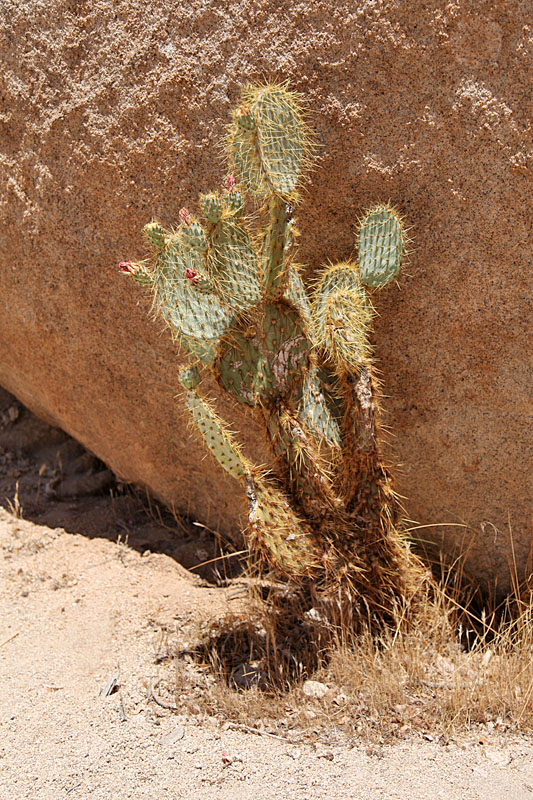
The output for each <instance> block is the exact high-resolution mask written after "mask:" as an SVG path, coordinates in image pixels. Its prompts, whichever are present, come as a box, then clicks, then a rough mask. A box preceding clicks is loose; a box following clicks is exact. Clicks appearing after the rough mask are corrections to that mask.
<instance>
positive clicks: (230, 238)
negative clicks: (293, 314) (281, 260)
mask: <svg viewBox="0 0 533 800" xmlns="http://www.w3.org/2000/svg"><path fill="white" fill-rule="evenodd" d="M210 244H211V246H210V250H209V255H208V259H207V260H208V265H209V268H210V272H211V274H212V275H213V278H214V280H215V281H216V284H217V289H218V291H219V293H220V295H221V296H222V298H224V299H225V300H226V302H227V303H228V305H230V306H231V307H232V308H234V309H235V311H238V312H240V311H244V310H246V309H248V308H251V307H252V306H255V305H257V304H258V303H259V301H260V300H261V287H260V283H259V277H258V272H259V269H258V264H257V255H256V251H255V247H254V243H253V240H252V237H251V236H250V234H249V232H248V230H247V229H246V227H245V226H244V225H243V224H242V223H241V222H239V220H237V219H235V218H233V217H226V218H223V219H221V220H220V222H219V223H218V224H217V225H216V226H215V228H214V229H213V232H212V236H211V243H210Z"/></svg>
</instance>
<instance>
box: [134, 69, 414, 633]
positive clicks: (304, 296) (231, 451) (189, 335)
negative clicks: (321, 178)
mask: <svg viewBox="0 0 533 800" xmlns="http://www.w3.org/2000/svg"><path fill="white" fill-rule="evenodd" d="M303 108H304V107H303V101H302V98H301V97H300V96H299V95H296V94H294V93H291V92H289V91H288V89H287V87H286V86H285V85H281V86H278V85H266V86H253V87H247V88H246V89H244V90H243V92H242V97H241V103H240V105H239V106H238V108H237V109H236V110H235V111H234V112H233V118H232V122H231V125H230V128H229V134H228V138H227V143H226V144H227V153H228V160H229V164H230V169H231V176H230V177H228V178H227V179H226V182H225V185H224V186H223V187H222V188H221V189H219V190H217V191H213V192H211V193H209V194H205V195H203V196H202V197H201V198H200V203H199V209H200V215H199V217H198V218H195V217H193V216H192V215H191V214H190V213H189V211H187V210H186V209H182V210H181V211H180V212H179V219H180V224H179V227H178V229H177V230H176V231H174V232H172V233H171V232H169V231H165V230H164V229H163V228H162V227H161V225H160V224H159V223H157V222H151V223H149V224H148V225H146V227H145V229H144V231H145V235H146V238H147V241H148V243H149V245H150V247H151V251H152V252H151V257H150V259H149V260H148V261H146V262H139V263H131V262H128V263H121V265H120V269H121V271H122V272H124V273H125V274H127V275H128V276H130V277H131V278H132V279H133V280H134V281H135V282H136V283H137V284H139V285H140V286H143V287H147V288H149V289H150V290H151V292H152V294H153V302H154V307H155V309H156V310H157V312H158V313H159V314H160V315H161V316H162V318H163V319H164V320H165V321H166V322H167V324H168V326H169V327H170V329H171V332H172V334H173V335H174V336H175V337H176V339H178V340H179V341H180V342H181V343H182V344H183V346H184V348H185V350H186V351H187V352H188V353H189V356H190V361H191V365H189V366H187V367H185V368H183V369H182V370H181V373H180V380H181V384H182V387H183V390H184V393H185V404H186V407H187V408H188V410H189V412H190V414H191V419H192V421H193V424H194V427H195V429H196V431H197V433H198V435H199V436H200V437H201V438H202V439H203V441H204V442H205V446H206V447H207V449H208V450H209V452H210V453H211V454H212V455H213V456H214V458H215V459H216V460H217V461H218V463H219V464H220V466H221V467H222V468H223V469H224V470H225V471H226V472H228V473H229V474H230V475H232V476H233V478H235V480H236V481H238V482H239V483H240V485H241V486H242V489H243V498H246V499H247V501H248V509H249V526H248V531H247V541H248V546H249V548H250V552H251V554H252V556H254V558H255V560H256V561H257V557H258V556H260V558H261V559H262V563H263V565H264V566H265V567H266V568H267V569H268V570H269V571H270V573H271V574H273V575H277V576H278V577H283V578H285V579H287V580H289V581H293V582H296V583H298V584H299V585H300V586H301V587H303V589H304V594H305V593H306V592H307V594H306V596H308V598H310V599H309V602H310V603H312V604H313V605H315V606H316V605H317V604H318V605H319V606H321V607H322V608H323V609H327V614H328V617H329V619H330V620H331V617H336V618H339V619H340V618H341V617H343V616H345V614H346V609H347V608H349V609H350V612H349V613H350V619H353V620H357V619H359V620H361V619H363V618H364V619H366V621H367V622H368V621H370V622H372V621H374V620H377V621H381V622H383V621H384V620H389V621H390V620H392V619H393V618H394V613H395V609H398V608H400V607H405V605H404V604H405V602H406V600H408V599H412V598H413V597H415V596H416V594H417V591H418V589H419V587H420V585H421V583H423V580H424V572H423V570H422V568H421V565H420V563H419V562H418V561H417V559H416V558H415V557H414V556H413V555H412V554H411V553H410V552H409V547H408V544H407V543H406V541H405V538H404V536H403V534H402V531H401V529H400V516H401V514H400V511H401V509H400V507H399V504H398V500H397V497H396V495H395V494H394V492H393V489H392V485H391V479H390V476H389V473H388V470H387V469H386V467H385V466H384V464H383V462H382V458H381V453H380V446H379V409H378V402H377V396H376V384H375V379H374V376H373V368H372V346H371V342H370V338H369V334H370V331H371V328H372V319H373V316H374V307H373V302H372V300H373V293H374V291H375V290H377V289H381V288H383V287H384V286H387V285H388V284H390V283H391V282H392V281H394V280H395V279H396V278H397V276H398V274H399V272H400V267H401V263H402V259H403V257H404V254H405V235H404V231H403V225H402V220H401V218H400V216H399V215H398V213H397V212H396V211H395V210H394V209H393V208H392V207H390V206H389V205H378V206H376V207H374V208H372V209H371V210H370V211H368V213H367V214H366V215H365V216H364V218H363V219H362V220H361V222H360V225H359V233H358V237H357V254H356V256H354V257H353V258H350V259H348V260H347V261H344V262H342V263H341V264H337V265H333V266H329V267H327V268H326V269H324V270H323V272H322V274H321V275H319V276H318V280H317V281H316V283H315V286H314V289H313V291H312V292H311V293H309V292H308V291H307V290H306V288H305V286H304V283H303V281H302V279H301V277H300V274H299V271H298V268H297V267H296V265H295V263H294V261H293V252H294V246H293V245H294V242H293V219H292V216H293V207H294V206H295V205H296V204H297V203H298V200H299V190H300V187H301V185H302V181H303V179H304V178H305V175H306V168H307V167H308V164H309V161H310V156H311V155H312V151H313V141H312V135H311V133H310V131H309V130H308V128H307V125H306V122H305V113H304V110H303ZM254 202H255V203H257V202H258V203H259V204H260V214H261V215H262V225H258V223H257V220H258V214H257V212H255V213H252V212H253V211H254V210H253V203H254ZM245 209H248V211H249V213H245ZM205 369H208V370H210V371H211V372H212V373H213V374H214V376H215V378H216V380H217V381H218V384H219V385H220V387H221V388H222V389H223V390H224V391H226V392H228V393H229V394H230V395H231V396H232V397H233V398H234V400H236V401H237V404H242V405H245V406H249V407H252V408H253V409H255V410H256V413H257V415H258V416H259V418H260V419H261V420H263V422H264V425H265V430H266V433H267V436H268V437H269V439H270V441H271V444H272V456H273V462H272V469H271V470H270V472H269V473H268V474H267V473H265V471H264V470H260V469H259V468H258V467H256V466H254V465H253V464H252V463H251V462H250V461H249V460H248V459H247V458H246V457H245V456H244V455H243V453H242V450H241V448H240V447H239V445H238V444H237V442H236V441H235V439H234V435H233V434H232V433H231V432H230V429H229V426H228V425H227V424H226V423H225V422H224V421H223V420H222V419H221V418H220V417H219V416H218V414H217V413H216V410H215V408H214V407H213V403H212V402H211V401H208V400H207V399H206V398H205V397H204V396H203V395H202V393H201V389H200V385H201V376H202V374H203V372H204V371H205ZM237 407H238V405H237ZM235 423H236V421H235V420H232V427H234V426H235ZM332 598H334V601H332Z"/></svg>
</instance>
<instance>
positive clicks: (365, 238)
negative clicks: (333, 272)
mask: <svg viewBox="0 0 533 800" xmlns="http://www.w3.org/2000/svg"><path fill="white" fill-rule="evenodd" d="M358 250H359V274H360V277H361V283H363V284H364V285H365V286H368V287H369V288H371V289H377V288H380V287H382V286H386V285H387V284H388V283H390V282H391V281H393V280H394V278H396V277H397V276H398V274H399V272H400V267H401V264H402V258H403V256H404V252H405V244H404V236H403V229H402V222H401V219H400V217H399V215H398V213H397V212H396V211H395V210H394V209H393V208H390V206H377V207H376V208H373V209H372V210H371V211H369V212H368V214H367V215H366V216H365V217H364V219H363V221H362V222H361V226H360V229H359V236H358Z"/></svg>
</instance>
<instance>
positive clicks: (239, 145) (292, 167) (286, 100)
mask: <svg viewBox="0 0 533 800" xmlns="http://www.w3.org/2000/svg"><path fill="white" fill-rule="evenodd" d="M242 103H243V105H242V106H241V107H240V110H239V111H238V113H237V114H236V116H235V117H234V124H233V126H232V129H231V132H230V139H229V145H230V153H231V157H232V160H233V163H234V165H235V169H236V172H237V174H238V175H239V177H240V179H241V181H242V183H243V185H244V186H245V187H246V189H247V190H248V191H249V192H250V193H251V194H253V195H256V196H260V197H265V196H266V195H267V194H272V193H273V194H276V195H279V197H281V198H284V199H286V200H291V199H293V200H294V199H295V198H296V195H297V192H296V190H297V186H298V183H299V181H300V178H301V173H302V168H303V166H304V163H305V161H306V152H307V149H308V137H307V131H306V127H305V124H304V122H303V119H302V113H301V108H300V100H299V97H298V95H296V94H293V93H291V92H288V91H287V90H286V89H285V88H284V87H283V86H271V85H269V86H260V87H248V88H246V89H244V90H243V93H242Z"/></svg>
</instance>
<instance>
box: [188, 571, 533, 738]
mask: <svg viewBox="0 0 533 800" xmlns="http://www.w3.org/2000/svg"><path fill="white" fill-rule="evenodd" d="M479 597H480V592H479V591H477V588H476V587H474V586H472V585H470V586H467V587H466V589H465V586H464V575H463V574H462V572H461V570H460V569H458V568H457V565H455V570H453V571H452V572H447V573H446V574H444V572H443V575H442V576H441V581H440V586H439V588H438V590H437V591H436V592H435V593H434V595H433V597H432V599H431V601H428V603H429V602H430V603H431V609H430V608H429V607H428V613H427V615H425V617H424V618H423V619H420V620H419V622H418V623H415V624H414V625H410V626H401V625H398V627H397V628H396V629H384V630H383V631H382V632H381V633H380V634H379V635H378V636H376V635H375V634H374V635H371V634H370V633H369V632H367V633H365V632H362V633H359V634H358V635H353V636H351V637H350V635H349V633H347V632H346V631H342V632H340V633H342V635H339V636H337V637H333V640H330V642H329V644H326V645H324V647H323V648H321V647H320V645H319V646H318V647H316V641H317V640H316V638H314V637H316V629H315V630H313V628H312V626H310V625H309V623H308V622H306V621H302V619H300V620H298V619H296V618H295V617H294V615H293V616H292V617H291V615H288V616H287V617H285V618H284V622H285V627H284V628H280V625H279V621H278V623H277V624H273V625H270V630H269V629H268V628H269V623H268V619H269V616H268V614H267V615H265V614H264V612H263V614H262V615H261V612H260V610H259V611H258V607H257V604H256V605H255V606H252V608H250V609H248V610H245V611H244V612H243V613H239V614H234V615H232V616H231V617H226V618H224V619H223V620H220V621H218V622H217V624H216V625H215V626H214V627H211V629H210V630H209V632H208V633H207V635H206V632H205V631H204V635H203V640H202V641H203V643H202V645H201V646H200V647H199V649H198V651H197V664H196V666H194V668H193V667H192V665H191V669H193V671H194V669H196V670H198V669H199V670H200V671H201V672H203V674H204V675H209V676H210V677H209V679H208V680H207V681H206V682H205V683H204V684H203V686H202V688H201V690H198V687H196V690H193V691H192V693H191V691H190V687H189V688H188V678H187V677H186V676H185V675H184V673H183V672H182V673H181V675H180V679H179V680H180V702H181V703H182V704H183V703H185V705H186V706H188V707H189V708H190V709H191V710H194V711H195V712H196V713H206V714H209V715H211V716H213V715H215V716H218V717H219V718H220V719H222V720H228V721H231V722H234V723H239V724H241V725H246V726H252V727H254V728H256V729H257V730H267V731H270V732H275V733H277V734H282V735H289V733H288V732H290V731H291V730H292V731H299V732H300V733H301V732H302V731H304V732H305V731H307V733H308V734H309V733H313V732H314V733H315V734H318V733H319V732H321V733H322V734H323V733H324V732H326V731H330V733H331V731H332V730H333V731H336V732H337V734H339V735H340V734H345V735H348V736H349V737H351V736H354V735H357V736H358V737H359V738H366V739H368V740H371V741H372V740H373V741H376V740H377V741H381V742H383V741H390V740H391V739H394V738H401V737H405V736H408V735H410V734H412V733H413V732H416V733H419V734H422V735H425V736H426V737H427V738H436V739H443V740H447V739H449V738H451V737H455V736H459V735H462V734H465V733H467V732H468V731H470V732H471V731H472V730H477V729H478V726H481V727H482V728H484V729H485V730H490V729H496V730H501V731H506V730H512V731H521V732H527V733H533V585H532V584H531V577H530V578H529V584H527V583H526V584H521V585H520V584H519V582H518V580H517V579H516V574H515V579H514V586H513V592H512V594H511V595H510V596H509V597H508V598H507V599H506V600H505V602H503V603H502V604H500V605H499V606H498V605H493V606H492V607H490V608H489V607H488V606H487V603H486V602H485V605H484V606H481V607H480V605H479ZM263 602H264V601H263ZM254 608H255V615H254ZM277 608H278V609H279V605H278V606H277ZM271 610H272V609H271ZM270 619H271V617H270ZM265 620H267V622H265ZM280 630H281V631H282V640H280V639H279V635H280ZM276 637H278V638H276ZM247 672H248V677H246V673H247ZM213 676H214V677H213ZM306 679H312V680H314V681H318V682H320V683H322V684H324V685H325V687H327V691H326V692H325V694H324V696H323V697H321V698H311V697H308V696H307V695H306V693H305V688H306V687H305V680H306ZM239 686H240V688H239ZM245 686H248V688H243V687H245Z"/></svg>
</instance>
